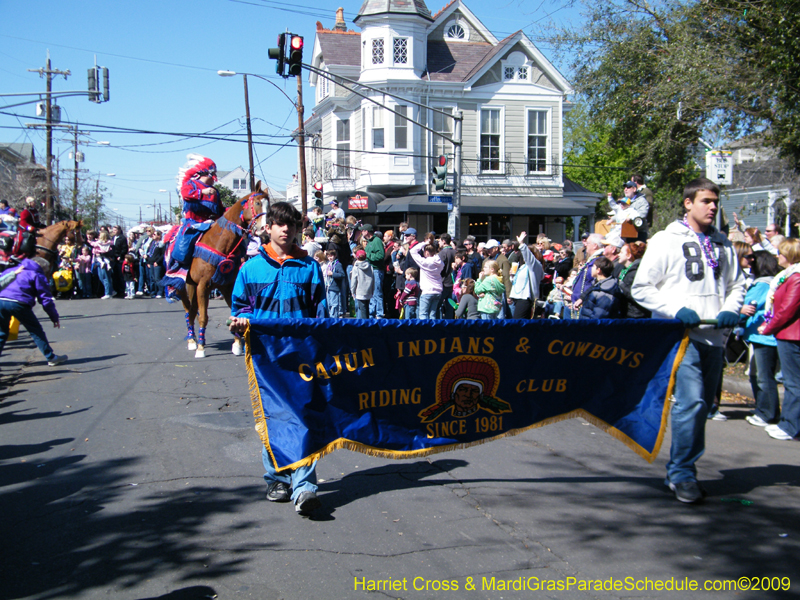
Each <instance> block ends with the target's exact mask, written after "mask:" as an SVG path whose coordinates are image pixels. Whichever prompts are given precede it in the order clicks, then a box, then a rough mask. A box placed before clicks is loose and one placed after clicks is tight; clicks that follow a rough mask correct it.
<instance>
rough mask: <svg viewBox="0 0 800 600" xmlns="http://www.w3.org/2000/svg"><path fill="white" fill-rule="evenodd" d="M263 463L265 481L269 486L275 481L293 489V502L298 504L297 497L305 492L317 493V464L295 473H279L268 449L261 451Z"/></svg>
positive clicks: (296, 470) (294, 471) (297, 470)
mask: <svg viewBox="0 0 800 600" xmlns="http://www.w3.org/2000/svg"><path fill="white" fill-rule="evenodd" d="M261 462H262V463H264V470H265V471H266V473H264V480H265V481H266V482H267V484H270V483H272V482H273V481H281V482H283V483H285V484H286V485H288V486H289V487H291V488H292V502H297V497H298V496H299V495H300V494H302V493H303V492H314V493H316V492H317V463H316V461H314V463H313V464H312V465H311V466H309V467H300V468H299V469H295V470H293V471H281V472H280V473H278V472H277V471H276V470H275V467H274V465H273V464H272V459H271V458H270V456H269V452H267V449H266V448H262V449H261Z"/></svg>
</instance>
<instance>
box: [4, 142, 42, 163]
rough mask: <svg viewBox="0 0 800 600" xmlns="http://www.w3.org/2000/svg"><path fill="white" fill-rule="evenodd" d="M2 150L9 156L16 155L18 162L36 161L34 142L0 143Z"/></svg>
mask: <svg viewBox="0 0 800 600" xmlns="http://www.w3.org/2000/svg"><path fill="white" fill-rule="evenodd" d="M0 151H3V153H4V154H7V155H9V156H14V157H16V158H17V159H18V162H36V154H35V153H34V151H33V144H30V143H25V142H23V143H13V144H0Z"/></svg>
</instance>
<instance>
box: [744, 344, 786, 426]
mask: <svg viewBox="0 0 800 600" xmlns="http://www.w3.org/2000/svg"><path fill="white" fill-rule="evenodd" d="M777 368H778V348H777V346H768V345H766V344H758V343H756V342H754V343H753V360H752V361H750V386H751V387H752V388H753V395H754V396H755V397H756V410H755V414H756V415H758V416H759V417H761V418H762V419H763V420H764V421H766V422H767V423H771V422H772V421H776V420H777V419H778V415H779V414H780V405H779V402H780V398H779V396H778V382H777V381H775V371H776V370H777Z"/></svg>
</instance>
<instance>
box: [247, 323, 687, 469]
mask: <svg viewBox="0 0 800 600" xmlns="http://www.w3.org/2000/svg"><path fill="white" fill-rule="evenodd" d="M244 339H245V346H246V354H245V365H246V366H247V381H248V383H249V385H250V401H251V403H252V405H253V417H254V418H255V422H256V432H257V433H258V436H259V437H260V438H261V443H263V444H264V447H265V448H266V449H267V452H268V453H269V456H270V458H271V459H272V464H274V465H276V469H277V470H278V471H284V470H286V469H297V468H299V467H304V466H307V465H311V464H313V463H314V461H317V460H319V459H320V458H322V457H323V456H327V455H328V454H330V453H331V452H334V451H335V450H341V449H345V450H352V451H354V452H361V453H362V454H366V455H368V456H377V457H379V458H391V459H394V460H403V459H408V458H421V457H425V456H430V455H432V454H439V453H440V452H450V451H452V450H461V449H463V448H471V447H472V446H480V445H481V444H485V443H488V442H493V441H495V440H499V439H502V438H506V437H511V436H515V435H519V434H521V433H524V432H526V431H529V430H531V429H536V428H538V427H544V426H545V425H550V424H552V423H558V422H560V421H566V420H568V419H576V418H578V417H582V418H583V419H585V420H586V421H588V422H589V423H591V424H592V425H594V426H595V427H597V428H598V429H601V430H603V431H605V432H606V433H607V434H609V435H610V436H611V437H613V438H615V439H617V440H619V441H620V442H622V443H623V444H625V445H626V446H627V447H628V448H630V449H631V450H633V451H634V452H636V454H638V455H639V456H641V457H642V458H643V459H645V460H646V461H647V462H649V463H652V462H653V461H654V460H655V459H656V457H657V456H658V453H659V451H660V450H661V444H662V442H663V441H664V433H665V431H666V428H667V419H668V418H669V413H670V409H671V403H670V398H671V397H672V394H673V392H674V389H675V378H676V376H677V373H678V367H680V364H681V362H682V361H683V357H684V355H685V354H686V348H687V346H688V345H689V333H688V330H687V331H686V333H684V336H683V339H682V340H681V345H680V346H679V347H678V352H677V353H676V354H675V360H674V361H673V363H672V371H671V373H670V377H669V384H668V385H667V394H666V397H665V398H664V409H663V410H662V412H661V425H660V427H659V431H658V437H657V439H656V443H655V446H654V447H653V451H652V452H649V451H647V450H646V449H645V448H643V447H642V446H640V445H639V444H637V443H636V442H635V441H634V440H633V439H631V438H630V437H628V436H627V435H626V434H625V433H623V432H622V431H620V430H619V429H617V428H616V427H614V426H613V425H610V424H609V423H606V422H605V421H603V420H602V419H598V418H597V417H596V416H594V415H592V414H590V413H588V412H586V411H585V410H583V409H581V408H579V409H575V410H572V411H570V412H568V413H564V414H563V415H557V416H555V417H550V418H549V419H545V420H543V421H539V422H538V423H534V424H532V425H529V426H527V427H520V428H518V429H511V430H509V431H506V432H503V433H501V434H499V435H495V436H492V437H487V438H484V439H482V440H475V441H473V442H462V443H458V444H447V445H444V446H434V447H432V448H420V449H419V450H386V449H383V448H375V447H373V446H368V445H367V444H363V443H361V442H354V441H353V440H348V439H346V438H339V439H337V440H334V441H332V442H330V443H329V444H327V445H326V446H325V447H324V448H322V449H320V450H318V451H317V452H314V453H313V454H309V455H308V456H306V457H305V458H303V459H301V460H298V461H297V462H293V463H292V464H289V465H285V466H277V464H278V463H277V461H276V460H275V455H274V454H273V453H272V448H271V447H270V445H269V431H268V428H267V419H266V416H265V415H264V404H263V402H262V401H261V390H260V389H259V387H258V380H257V378H256V373H255V369H254V368H253V357H252V354H251V352H250V326H249V325H248V327H247V330H246V331H245V334H244Z"/></svg>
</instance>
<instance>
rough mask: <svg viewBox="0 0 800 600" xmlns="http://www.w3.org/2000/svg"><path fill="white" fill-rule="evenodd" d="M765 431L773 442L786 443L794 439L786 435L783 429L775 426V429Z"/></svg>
mask: <svg viewBox="0 0 800 600" xmlns="http://www.w3.org/2000/svg"><path fill="white" fill-rule="evenodd" d="M766 431H767V433H768V434H769V437H771V438H773V439H775V440H781V441H784V442H788V441H789V440H792V439H794V437H793V436H791V435H789V434H788V433H786V432H785V431H784V430H783V429H781V428H780V427H778V426H777V425H776V426H775V429H767V430H766Z"/></svg>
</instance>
